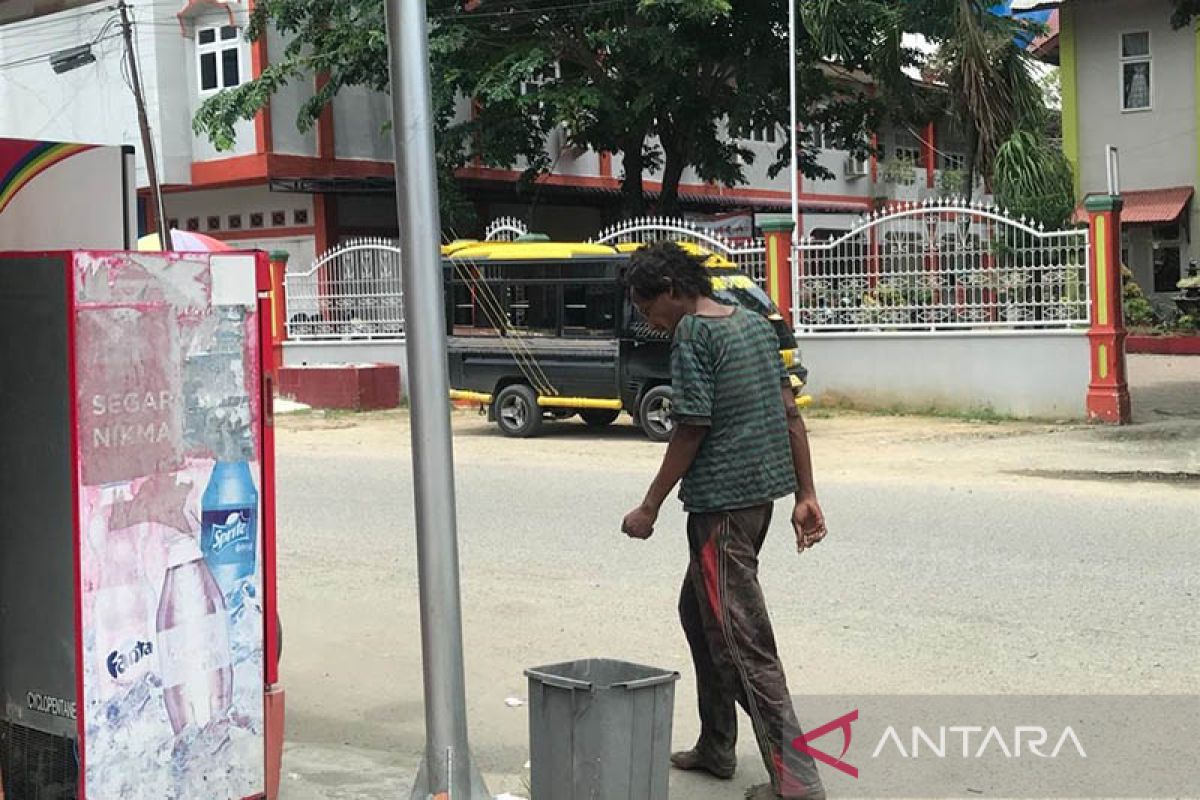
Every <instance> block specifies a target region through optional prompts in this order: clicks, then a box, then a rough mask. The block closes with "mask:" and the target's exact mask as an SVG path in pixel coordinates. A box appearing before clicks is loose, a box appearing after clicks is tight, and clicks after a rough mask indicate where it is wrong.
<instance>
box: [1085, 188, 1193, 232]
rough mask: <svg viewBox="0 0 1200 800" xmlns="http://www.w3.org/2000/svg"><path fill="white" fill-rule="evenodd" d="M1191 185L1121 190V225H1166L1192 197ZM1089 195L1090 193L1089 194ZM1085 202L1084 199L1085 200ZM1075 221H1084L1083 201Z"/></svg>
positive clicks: (1182, 210)
mask: <svg viewBox="0 0 1200 800" xmlns="http://www.w3.org/2000/svg"><path fill="white" fill-rule="evenodd" d="M1192 191H1193V190H1192V187H1191V186H1173V187H1171V188H1169V189H1138V190H1135V191H1132V192H1122V193H1121V200H1122V201H1124V202H1123V205H1122V207H1121V223H1122V224H1123V225H1154V224H1160V225H1166V224H1169V223H1171V222H1175V221H1176V220H1178V219H1179V217H1180V215H1182V214H1183V212H1184V209H1186V208H1187V204H1188V201H1189V200H1191V199H1192ZM1089 196H1091V195H1089ZM1084 202H1086V199H1085V201H1084ZM1074 218H1075V221H1076V222H1085V221H1086V220H1087V212H1086V211H1085V210H1084V207H1083V203H1080V204H1079V206H1078V207H1077V208H1076V209H1075V217H1074Z"/></svg>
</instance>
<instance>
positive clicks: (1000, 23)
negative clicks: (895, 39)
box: [916, 0, 1045, 199]
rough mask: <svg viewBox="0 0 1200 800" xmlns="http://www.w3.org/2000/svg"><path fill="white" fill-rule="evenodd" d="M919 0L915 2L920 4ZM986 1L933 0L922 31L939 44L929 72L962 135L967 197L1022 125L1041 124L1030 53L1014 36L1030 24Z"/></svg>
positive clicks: (1040, 96) (1042, 110)
mask: <svg viewBox="0 0 1200 800" xmlns="http://www.w3.org/2000/svg"><path fill="white" fill-rule="evenodd" d="M921 4H922V3H921V2H918V3H916V5H921ZM991 5H992V4H991V3H990V2H988V0H932V2H931V3H929V6H928V8H932V9H940V10H941V12H942V13H938V14H929V13H924V14H923V15H922V17H921V19H922V21H923V23H924V24H925V25H926V27H925V29H924V30H923V32H924V33H926V35H928V36H929V37H930V38H931V39H932V40H933V41H935V42H936V43H937V45H938V50H937V53H936V55H935V57H934V60H933V66H934V71H935V73H936V74H937V76H938V77H939V78H940V79H941V80H942V81H943V82H944V83H945V85H946V101H947V108H946V110H947V112H948V113H949V115H950V117H951V118H952V119H956V120H958V121H959V124H960V125H961V126H962V127H963V129H964V131H963V132H964V133H965V135H966V140H967V142H966V144H967V154H966V155H967V163H966V169H965V171H964V176H963V189H962V194H963V196H964V197H966V198H968V199H969V198H970V197H971V194H972V190H973V187H974V184H975V177H976V175H977V174H983V175H990V174H991V173H992V167H993V163H994V161H995V158H996V154H997V153H998V152H999V150H1000V148H1001V146H1002V145H1003V144H1004V143H1005V142H1006V141H1007V140H1008V139H1009V138H1010V137H1011V136H1012V135H1013V133H1014V132H1015V131H1017V130H1019V129H1022V128H1030V127H1032V128H1042V127H1044V114H1045V104H1044V100H1043V92H1042V88H1041V86H1040V85H1039V84H1038V83H1037V80H1036V79H1035V78H1034V77H1033V73H1032V72H1031V70H1030V56H1029V55H1028V54H1027V53H1026V52H1025V50H1024V49H1022V48H1021V47H1020V46H1018V45H1017V43H1016V41H1015V37H1016V36H1017V35H1018V34H1021V33H1027V32H1029V30H1030V29H1031V28H1032V25H1031V23H1027V22H1023V21H1021V20H1018V19H1012V18H1008V17H1003V16H998V15H996V14H993V13H992V12H991V10H990V8H991Z"/></svg>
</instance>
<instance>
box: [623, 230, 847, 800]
mask: <svg viewBox="0 0 1200 800" xmlns="http://www.w3.org/2000/svg"><path fill="white" fill-rule="evenodd" d="M627 284H628V288H629V295H630V299H631V300H632V301H633V303H634V305H636V306H637V308H638V310H639V311H640V312H641V314H642V315H643V316H644V317H646V319H647V321H648V322H649V323H650V324H651V325H652V326H654V327H655V328H658V329H660V330H665V331H669V332H671V333H672V334H673V340H672V345H671V387H672V400H671V404H672V416H673V418H674V420H675V423H676V427H675V432H674V434H673V436H672V438H671V442H670V444H669V445H668V446H667V452H666V454H665V455H664V457H663V462H662V466H661V467H660V468H659V470H658V474H657V476H656V477H655V478H654V481H653V482H652V483H651V485H650V489H649V491H647V493H646V497H645V499H644V500H643V501H642V502H641V504H640V505H638V507H637V508H635V509H634V510H633V511H631V512H629V514H627V515H626V516H625V519H624V521H623V523H622V526H621V529H622V531H623V532H624V533H626V534H628V535H629V536H631V537H633V538H636V539H646V538H649V536H650V535H651V534H652V533H653V532H654V522H655V520H656V519H657V517H658V512H659V509H660V508H661V507H662V504H663V501H664V500H666V498H667V496H668V495H669V494H670V493H671V491H672V489H674V487H675V484H676V483H678V482H679V481H680V480H682V481H683V485H682V487H681V488H680V493H679V495H680V499H681V500H682V501H683V506H684V510H686V511H687V512H688V523H687V534H688V546H689V550H690V552H691V562H690V564H689V566H688V570H687V574H686V576H685V578H684V581H683V590H682V592H681V594H680V598H679V616H680V620H681V621H682V623H683V629H684V633H685V634H686V635H687V640H688V645H689V646H690V648H691V651H692V661H693V664H694V666H695V669H696V683H697V689H698V695H699V705H700V739H699V741H697V743H696V745H695V747H694V748H692V749H691V750H687V751H684V752H680V753H675V754H673V755H672V756H671V763H672V765H673V766H675V767H676V768H677V769H683V770H702V771H705V772H708V773H709V774H711V775H713V776H715V777H718V778H731V777H733V774H734V770H735V768H736V756H735V751H736V748H735V745H736V742H737V715H736V708H735V703H737V704H740V705H741V706H742V708H743V709H745V711H746V713H747V714H748V715H749V717H750V719H751V721H752V723H753V726H754V735H755V738H756V739H757V740H758V746H759V750H760V752H761V754H762V758H763V763H764V765H765V766H766V768H767V772H768V774H770V776H771V782H770V784H762V785H759V786H754V787H752V788H751V789H749V790H747V792H746V797H747V798H753V800H759V799H760V798H762V799H763V800H767V799H768V798H771V799H773V798H778V797H783V798H809V799H810V800H812V799H815V798H824V797H825V792H824V789H823V787H822V785H821V778H820V776H819V774H818V772H817V767H816V764H815V763H814V761H813V759H812V756H810V755H808V754H807V753H804V752H801V751H798V750H797V749H796V748H795V747H793V746H792V742H793V741H794V740H795V739H796V738H797V737H799V736H800V735H801V731H800V726H799V724H798V723H797V721H796V716H795V712H794V711H793V709H792V703H791V698H790V696H789V694H788V688H787V680H786V678H785V676H784V673H783V666H782V665H781V664H780V661H779V656H778V653H777V651H776V647H775V637H774V634H773V632H772V630H771V622H770V618H769V617H768V615H767V608H766V604H765V602H764V600H763V595H762V590H761V588H760V587H759V584H758V553H759V551H760V549H761V548H762V544H763V540H764V538H765V537H766V533H767V529H768V527H769V526H770V521H771V512H772V508H773V506H774V501H775V500H776V499H778V498H780V497H785V496H787V495H789V494H794V495H795V506H794V508H793V510H792V515H791V519H792V527H793V528H794V529H795V533H796V547H797V550H799V551H800V552H803V551H804V550H806V549H807V548H809V547H811V546H812V545H814V544H816V543H817V542H819V541H821V540H822V539H823V538H824V537H825V522H824V518H823V515H822V512H821V508H820V505H819V504H818V503H817V497H816V491H815V489H814V488H813V481H812V462H811V458H810V455H809V448H808V435H807V433H806V431H805V428H804V422H803V421H802V420H801V418H800V415H799V412H798V410H797V408H796V403H795V396H794V394H793V392H792V390H791V386H790V383H789V380H788V374H787V370H786V368H785V367H784V365H783V360H782V359H781V358H780V356H779V339H778V337H777V336H776V334H775V332H774V330H773V329H772V328H771V325H770V323H768V322H767V320H766V319H764V318H763V317H762V316H761V315H759V314H757V313H755V312H753V311H750V310H748V309H745V308H741V307H738V306H728V305H723V304H721V303H718V302H717V301H716V300H714V299H713V297H712V284H711V282H710V279H709V276H708V273H707V271H706V269H705V268H704V266H703V264H702V259H699V258H696V257H693V256H690V255H688V254H687V253H686V252H685V251H684V250H683V249H681V248H680V247H679V246H677V245H675V244H673V243H670V242H660V243H657V244H654V245H651V246H649V247H646V248H644V249H642V250H639V251H637V252H636V253H635V254H634V255H633V256H632V257H631V259H630V268H629V273H628V276H627Z"/></svg>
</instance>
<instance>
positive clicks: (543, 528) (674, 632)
mask: <svg viewBox="0 0 1200 800" xmlns="http://www.w3.org/2000/svg"><path fill="white" fill-rule="evenodd" d="M280 425H281V429H280V432H279V436H278V459H279V485H278V493H279V509H280V519H279V523H280V537H279V542H280V552H279V558H280V571H279V575H280V608H281V613H282V615H283V622H284V626H285V636H286V641H285V649H284V659H283V664H282V675H283V681H284V685H285V687H286V690H287V720H288V724H287V748H286V754H285V761H284V775H283V797H284V799H285V800H332V799H333V798H371V799H374V798H380V799H381V800H382V798H389V800H390V799H392V798H397V797H404V798H406V797H407V796H408V791H409V787H410V785H411V781H412V779H413V776H414V774H415V771H416V768H417V765H418V763H419V760H420V755H421V751H422V748H423V744H424V717H423V710H422V681H421V653H420V633H419V625H418V612H417V571H416V549H415V532H414V522H413V512H412V479H411V468H410V460H409V439H408V436H409V431H408V419H407V416H406V415H405V414H404V413H395V414H385V415H375V416H329V417H319V416H296V417H290V418H280ZM811 427H812V429H813V448H814V457H815V461H816V465H817V467H816V468H817V471H818V476H817V484H818V490H819V492H820V495H821V500H822V502H823V505H824V508H825V511H826V515H827V518H828V523H829V529H830V534H829V538H828V539H827V540H826V541H825V542H824V543H822V544H821V545H819V546H818V547H817V548H816V549H815V550H813V551H810V552H808V553H806V554H804V555H797V554H796V552H795V547H794V544H793V541H792V538H791V533H790V530H789V529H788V526H787V514H786V513H785V504H784V503H782V502H781V503H780V504H779V506H778V508H777V514H776V520H775V523H774V525H773V529H772V532H771V535H770V536H769V538H768V541H767V544H766V546H765V549H764V553H763V556H762V571H761V579H762V583H763V586H764V590H765V593H766V596H767V602H768V605H769V607H770V609H771V613H772V617H773V620H774V624H775V631H776V636H777V638H778V640H779V648H780V652H781V655H782V658H783V661H784V665H785V667H786V668H787V671H788V676H789V681H790V684H791V688H792V691H793V692H794V693H796V694H804V693H813V694H850V693H937V694H952V693H965V694H970V693H1010V694H1036V693H1196V692H1197V690H1198V689H1200V678H1198V677H1197V674H1198V672H1197V670H1196V667H1195V658H1196V650H1195V643H1196V642H1197V641H1200V621H1198V620H1200V615H1198V614H1197V592H1198V588H1200V587H1198V584H1200V581H1198V579H1197V577H1196V575H1197V571H1196V561H1197V554H1198V553H1200V549H1198V545H1197V536H1198V535H1200V524H1198V523H1197V514H1196V495H1197V492H1196V483H1195V482H1192V481H1190V479H1188V478H1187V477H1186V476H1185V477H1184V478H1182V479H1177V480H1175V481H1174V482H1156V481H1154V480H1140V481H1136V482H1132V481H1121V480H1078V479H1074V478H1078V477H1080V474H1079V473H1080V472H1081V471H1082V472H1086V467H1087V464H1086V463H1079V464H1077V463H1076V461H1077V460H1078V458H1082V459H1084V461H1085V462H1086V454H1087V453H1091V452H1093V450H1097V451H1098V450H1102V449H1104V448H1095V447H1093V446H1092V445H1089V444H1087V442H1085V441H1083V440H1082V439H1080V438H1079V437H1080V436H1086V434H1076V433H1073V432H1072V431H1070V430H1067V431H1065V432H1064V431H1063V430H1062V429H1061V428H1057V429H1056V428H1047V427H1036V426H1021V425H1009V424H1001V425H979V424H968V423H964V422H958V421H949V420H920V419H890V418H880V417H865V416H845V415H835V416H832V417H829V418H824V417H822V416H821V415H817V418H816V419H813V420H812V421H811ZM455 430H456V441H455V451H456V476H457V478H456V480H457V491H458V509H459V517H458V519H459V538H460V551H461V566H462V579H461V580H462V598H463V615H464V636H465V646H466V672H467V691H468V698H467V699H468V714H469V720H470V736H471V746H472V750H473V751H474V755H475V759H476V761H477V763H478V765H479V767H480V768H481V770H482V771H483V772H484V773H485V775H486V776H487V779H488V784H489V788H490V789H491V790H492V791H493V792H495V793H497V794H499V793H501V792H512V793H514V794H515V795H518V796H527V795H526V792H525V790H524V789H523V780H524V775H525V765H526V762H527V760H528V758H529V756H528V738H527V737H528V730H527V713H528V709H527V707H526V706H524V705H510V704H509V703H508V702H507V701H509V700H510V698H512V699H515V700H518V701H523V700H525V699H526V697H527V687H526V681H525V678H524V676H523V670H524V669H525V668H527V667H530V666H536V665H542V664H549V663H554V662H560V661H565V660H570V659H575V658H584V657H610V658H620V659H626V660H630V661H635V662H641V663H646V664H651V665H655V666H660V667H665V668H669V669H676V670H679V671H680V672H681V673H682V678H681V680H680V681H679V683H678V684H677V689H676V703H675V718H674V728H675V730H674V740H675V743H676V745H677V746H686V745H690V743H691V742H692V741H693V739H694V737H695V735H696V732H697V730H698V720H697V718H696V714H695V707H694V693H695V689H694V684H693V682H692V678H691V670H690V661H689V656H688V652H687V647H686V644H685V642H684V639H683V635H682V632H681V631H680V629H679V625H678V621H677V619H676V612H675V606H676V600H677V597H678V591H679V583H680V580H681V577H682V575H683V570H684V565H685V563H686V558H687V551H686V545H685V541H684V536H683V521H684V520H683V515H682V514H681V513H680V512H679V510H678V507H677V504H676V503H675V502H674V501H673V500H672V501H670V502H669V503H668V506H667V508H666V509H665V511H664V513H663V515H662V517H661V519H660V521H659V525H658V529H657V531H656V533H655V535H654V536H653V538H651V539H650V540H648V541H645V542H637V541H631V540H629V539H627V538H626V537H624V536H623V535H621V534H620V532H619V524H620V519H621V516H622V515H623V514H624V512H625V511H627V510H628V509H629V508H631V507H632V506H633V505H634V504H635V503H636V502H637V501H638V500H639V499H640V497H641V496H642V493H643V492H644V490H645V487H646V485H647V482H648V481H649V479H650V478H651V476H652V474H653V471H654V469H655V468H656V466H657V464H658V459H659V458H660V457H661V454H662V446H661V445H654V444H651V443H649V442H647V441H645V440H644V439H643V438H642V437H641V436H640V435H639V434H638V433H637V432H636V431H635V430H634V429H633V428H631V427H630V426H629V425H628V424H627V422H626V423H618V424H617V425H615V426H613V427H612V428H610V429H607V430H603V431H593V430H590V429H586V428H585V427H584V426H583V425H582V424H580V423H578V422H577V421H576V422H567V423H559V424H556V425H554V426H550V427H549V428H548V433H547V435H546V436H544V437H542V438H539V439H536V440H525V441H517V440H511V439H505V438H502V437H500V435H499V434H498V433H496V432H495V430H494V428H492V427H489V426H487V425H486V424H484V423H482V422H481V421H479V420H478V418H476V417H474V416H472V415H470V414H467V413H463V412H459V413H458V414H456V418H455ZM1176 439H1178V437H1176ZM1068 445H1070V446H1073V447H1075V450H1076V451H1078V452H1079V453H1082V454H1085V455H1081V456H1078V458H1077V457H1075V456H1070V457H1069V458H1068V456H1066V455H1063V454H1064V453H1069V452H1070V451H1069V448H1068V449H1066V450H1065V449H1064V448H1067V447H1068ZM1176 445H1178V442H1177V441H1176ZM1119 446H1120V445H1119V443H1118V444H1115V445H1112V446H1111V447H1109V448H1108V449H1107V450H1105V453H1107V456H1108V457H1110V458H1111V457H1113V453H1114V451H1113V450H1112V447H1119ZM1140 446H1141V447H1143V449H1144V450H1145V451H1146V453H1147V454H1149V455H1148V456H1147V457H1150V456H1151V455H1152V454H1153V452H1154V451H1155V450H1156V449H1158V448H1157V446H1156V445H1154V443H1153V442H1151V443H1149V444H1147V443H1146V442H1142V443H1141V445H1140ZM1187 446H1189V445H1184V447H1185V448H1186V447H1187ZM1122 452H1123V451H1122ZM1185 455H1186V452H1185ZM1055 458H1058V459H1059V461H1062V460H1063V459H1068V460H1070V461H1071V466H1072V467H1073V469H1075V471H1074V472H1072V473H1071V474H1070V475H1069V476H1068V477H1072V478H1073V479H1068V480H1054V479H1052V478H1053V476H1052V475H1045V474H1042V475H1040V476H1039V477H1026V476H1023V475H1021V474H1018V472H1019V471H1020V470H1021V469H1022V468H1028V469H1031V470H1039V469H1041V468H1044V467H1046V466H1047V465H1048V464H1051V463H1052V462H1054V460H1055ZM1064 475H1066V473H1065V472H1064ZM1085 477H1086V476H1085ZM798 711H799V714H800V717H801V722H802V723H804V724H805V725H806V726H807V725H809V724H811V723H812V722H813V721H812V720H806V719H805V714H804V709H803V707H800V708H798ZM818 721H823V720H818ZM739 747H740V765H739V771H738V774H737V776H736V777H735V779H734V780H733V781H731V782H713V781H706V780H703V779H699V778H696V777H694V776H691V775H683V774H674V775H673V776H672V797H673V798H688V799H689V800H693V799H694V800H708V799H709V798H713V799H714V800H715V799H716V798H737V797H741V789H742V788H743V787H745V786H747V785H749V784H751V783H757V782H759V781H761V780H764V779H765V777H766V773H765V771H764V770H763V768H762V766H761V764H760V763H759V761H758V759H757V756H756V750H755V747H754V743H753V737H752V735H751V733H750V728H749V723H748V720H747V718H746V717H744V716H743V717H742V736H741V739H740V743H739Z"/></svg>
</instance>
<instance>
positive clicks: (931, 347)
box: [797, 331, 1090, 419]
mask: <svg viewBox="0 0 1200 800" xmlns="http://www.w3.org/2000/svg"><path fill="white" fill-rule="evenodd" d="M797 339H798V340H799V345H800V353H801V358H802V359H803V363H804V366H806V367H807V368H808V371H809V382H808V391H809V392H810V393H811V394H813V396H814V397H817V398H820V397H822V396H827V397H831V398H832V397H837V398H841V399H848V400H851V401H853V402H855V403H858V404H861V405H864V406H867V407H876V408H891V407H902V408H909V409H914V410H926V409H930V408H936V409H940V410H946V411H979V410H990V411H993V412H995V413H997V414H1004V415H1009V416H1015V417H1031V418H1039V419H1082V418H1084V417H1085V416H1086V402H1087V388H1088V381H1089V380H1090V368H1089V358H1090V356H1089V352H1088V341H1087V336H1086V334H1085V333H1084V332H1083V331H1020V332H1011V331H997V332H994V333H993V332H962V333H955V332H946V331H942V332H938V333H912V334H877V335H876V334H861V333H859V334H839V333H823V334H810V335H804V336H798V337H797Z"/></svg>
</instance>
